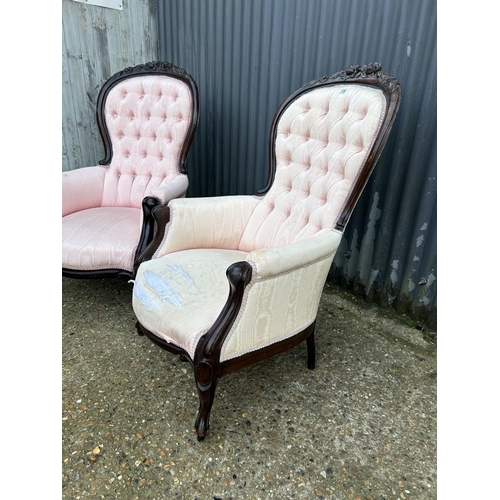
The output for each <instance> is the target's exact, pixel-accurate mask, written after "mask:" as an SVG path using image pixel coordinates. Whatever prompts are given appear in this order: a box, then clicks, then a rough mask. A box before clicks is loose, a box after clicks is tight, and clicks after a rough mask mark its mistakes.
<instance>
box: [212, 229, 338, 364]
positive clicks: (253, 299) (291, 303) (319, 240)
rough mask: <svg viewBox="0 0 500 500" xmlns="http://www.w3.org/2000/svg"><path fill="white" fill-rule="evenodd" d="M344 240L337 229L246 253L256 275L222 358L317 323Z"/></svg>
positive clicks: (248, 288) (223, 346) (258, 346)
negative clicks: (336, 258) (320, 302)
mask: <svg viewBox="0 0 500 500" xmlns="http://www.w3.org/2000/svg"><path fill="white" fill-rule="evenodd" d="M341 239H342V233H341V232H340V231H335V230H333V231H328V232H327V233H324V234H321V235H318V236H314V237H312V238H309V239H307V240H304V241H300V242H297V243H293V244H291V245H287V246H284V247H279V248H270V249H263V250H256V251H254V252H250V253H249V254H248V256H247V258H246V262H248V263H249V264H251V266H252V279H251V282H250V284H249V285H248V286H247V287H246V290H245V295H244V297H243V301H242V306H241V309H240V311H239V313H238V317H237V318H236V320H235V321H234V323H233V324H232V327H231V329H230V331H229V332H228V333H227V336H226V337H225V340H224V343H223V345H222V349H221V352H220V360H221V361H227V360H229V359H233V358H235V357H238V356H242V355H244V354H247V353H249V352H252V351H255V350H258V349H261V348H263V347H267V346H270V345H271V344H274V343H276V342H280V341H282V340H285V339H287V338H290V337H292V336H294V335H295V334H297V333H300V332H302V331H303V330H304V329H305V328H307V327H309V326H310V325H311V324H312V323H313V322H314V320H315V319H316V315H317V313H318V305H319V300H320V298H321V294H322V292H323V286H324V283H325V281H326V277H327V276H328V272H329V270H330V267H331V264H332V261H333V257H334V255H335V252H336V251H337V248H338V246H339V244H340V241H341Z"/></svg>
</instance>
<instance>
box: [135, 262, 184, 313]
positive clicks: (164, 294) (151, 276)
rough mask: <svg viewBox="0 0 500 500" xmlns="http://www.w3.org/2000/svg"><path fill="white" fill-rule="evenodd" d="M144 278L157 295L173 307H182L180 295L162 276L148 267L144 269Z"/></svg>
mask: <svg viewBox="0 0 500 500" xmlns="http://www.w3.org/2000/svg"><path fill="white" fill-rule="evenodd" d="M144 278H145V279H146V283H147V284H148V285H149V286H150V287H151V288H152V289H153V290H154V291H155V292H156V293H157V294H158V296H159V297H160V298H161V299H163V300H166V301H167V302H168V303H169V304H170V305H172V306H174V307H182V301H181V297H180V295H179V294H178V293H177V292H176V291H175V290H174V289H173V288H172V285H170V283H169V282H168V281H167V280H166V279H165V278H163V277H161V276H158V275H157V274H155V273H154V272H153V271H150V270H149V269H148V270H147V271H145V273H144Z"/></svg>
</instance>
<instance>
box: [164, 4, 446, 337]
mask: <svg viewBox="0 0 500 500" xmlns="http://www.w3.org/2000/svg"><path fill="white" fill-rule="evenodd" d="M157 7H158V10H157V12H158V36H159V53H160V58H161V59H163V60H167V61H170V62H173V63H174V64H177V65H179V66H181V67H184V68H185V69H186V70H187V71H188V72H189V73H191V74H192V75H193V77H194V78H195V79H196V81H197V83H198V85H199V89H200V126H199V129H198V133H197V136H196V139H195V142H194V145H193V149H192V151H191V154H190V157H189V159H188V162H189V164H188V168H189V170H190V182H191V185H190V188H189V192H188V195H189V196H212V195H228V194H252V193H254V192H255V191H256V190H257V189H258V188H260V187H263V186H264V185H265V181H266V178H267V146H268V134H269V128H270V125H271V121H272V117H273V115H274V112H275V111H276V109H277V108H278V106H279V104H280V102H281V101H282V100H283V99H284V98H285V97H286V96H287V95H288V94H290V93H291V92H292V91H293V90H295V89H296V88H298V87H300V86H301V85H302V84H304V83H306V82H307V81H309V80H312V79H315V78H318V77H321V76H323V75H327V74H331V73H333V72H335V71H338V70H341V69H344V68H345V67H347V66H350V65H351V64H366V63H371V62H375V61H377V62H380V63H382V66H383V68H384V69H385V70H386V71H388V72H389V73H391V74H393V75H395V76H396V77H397V78H398V80H399V81H400V82H401V85H402V90H403V99H402V104H401V108H400V112H399V116H398V118H397V121H396V123H395V127H394V129H393V131H392V135H391V137H390V139H389V142H388V143H387V146H386V149H385V151H384V153H383V154H382V156H381V158H380V161H379V164H378V166H377V167H376V169H375V172H374V175H373V176H372V178H371V180H370V182H369V184H368V186H367V188H366V190H365V192H364V193H363V196H362V198H361V199H360V201H359V204H358V206H357V207H356V210H355V212H354V214H353V217H352V219H351V221H350V223H349V225H348V227H347V230H346V233H345V236H344V239H343V242H342V246H341V248H340V249H339V251H338V252H337V256H336V258H335V260H334V264H333V266H332V270H331V275H330V279H331V280H332V281H334V282H336V283H342V284H343V285H345V286H347V287H350V288H351V289H352V290H353V292H355V293H357V294H361V295H364V296H366V297H368V298H369V299H370V300H375V301H377V302H378V303H380V304H382V305H392V306H393V307H394V308H395V309H396V310H398V311H399V312H406V313H408V314H410V316H412V317H413V318H415V319H417V320H419V321H421V322H423V323H427V325H428V326H430V327H431V328H435V327H436V308H437V299H436V285H437V283H436V276H437V270H436V260H437V255H436V254H437V244H436V162H437V160H436V128H437V127H436V73H437V67H436V44H437V42H436V37H437V33H436V1H435V0H420V1H418V2H411V1H409V0H406V1H405V0H378V1H374V0H272V1H271V0H158V3H157Z"/></svg>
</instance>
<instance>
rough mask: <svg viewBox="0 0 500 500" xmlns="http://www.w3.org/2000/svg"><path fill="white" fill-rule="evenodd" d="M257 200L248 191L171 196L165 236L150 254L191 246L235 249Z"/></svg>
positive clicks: (160, 254)
mask: <svg viewBox="0 0 500 500" xmlns="http://www.w3.org/2000/svg"><path fill="white" fill-rule="evenodd" d="M258 203H259V198H256V197H254V196H250V195H234V196H215V197H207V198H177V199H175V200H172V201H171V202H170V203H169V204H168V206H169V209H170V220H169V222H168V224H167V226H166V230H165V236H164V238H163V240H162V242H161V244H160V245H159V247H158V249H157V251H156V252H155V255H154V256H153V258H158V257H162V256H163V255H165V254H167V253H171V252H177V251H179V250H187V249H191V248H227V249H233V250H235V249H237V248H238V244H239V242H240V239H241V235H242V233H243V230H244V229H245V226H246V224H247V222H248V219H249V218H250V215H251V214H252V212H253V210H254V209H255V207H256V206H257V204H258Z"/></svg>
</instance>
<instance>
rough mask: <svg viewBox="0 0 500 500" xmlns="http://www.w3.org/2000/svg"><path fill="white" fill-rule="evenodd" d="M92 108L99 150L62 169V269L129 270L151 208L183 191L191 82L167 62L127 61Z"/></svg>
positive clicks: (192, 108) (146, 233) (190, 133)
mask: <svg viewBox="0 0 500 500" xmlns="http://www.w3.org/2000/svg"><path fill="white" fill-rule="evenodd" d="M96 114H97V124H98V127H99V131H100V134H101V137H102V140H103V143H104V149H105V158H104V159H103V160H102V161H100V162H99V163H100V164H99V165H98V166H91V167H83V168H78V169H76V170H71V171H68V172H63V174H62V274H63V276H67V277H71V278H104V277H116V276H124V277H133V276H135V272H136V270H137V267H138V265H139V263H140V262H141V261H142V260H143V259H144V257H145V255H146V254H144V253H143V252H144V249H145V248H146V247H147V246H148V245H149V244H150V243H151V240H152V237H153V235H154V232H155V231H156V230H157V227H156V221H155V219H154V215H153V214H152V209H153V208H154V207H155V206H157V205H166V204H167V203H168V202H169V201H170V200H172V199H174V198H179V197H184V196H185V195H186V190H187V188H188V177H187V169H186V158H187V155H188V152H189V149H190V146H191V143H192V141H193V137H194V134H195V132H196V128H197V125H198V114H199V112H198V88H197V85H196V83H195V81H194V80H193V78H192V77H191V76H190V75H189V74H187V73H186V71H184V70H183V69H181V68H178V67H176V66H174V65H172V64H170V63H167V62H150V63H146V64H142V65H139V66H135V67H133V68H126V69H124V70H123V71H120V72H119V73H116V74H115V75H113V76H112V77H111V78H109V79H108V80H107V81H106V82H105V84H104V85H103V87H102V88H101V90H100V93H99V96H98V100H97V112H96ZM150 250H151V249H150Z"/></svg>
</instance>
